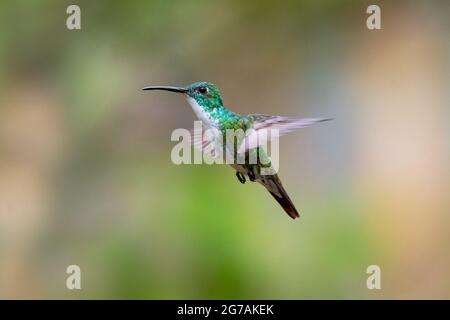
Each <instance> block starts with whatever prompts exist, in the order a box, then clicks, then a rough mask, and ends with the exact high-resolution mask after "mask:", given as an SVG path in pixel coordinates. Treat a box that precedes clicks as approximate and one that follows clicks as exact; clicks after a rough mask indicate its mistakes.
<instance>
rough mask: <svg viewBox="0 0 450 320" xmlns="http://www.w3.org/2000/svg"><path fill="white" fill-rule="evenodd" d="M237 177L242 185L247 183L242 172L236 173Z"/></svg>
mask: <svg viewBox="0 0 450 320" xmlns="http://www.w3.org/2000/svg"><path fill="white" fill-rule="evenodd" d="M236 177H237V178H238V180H239V182H240V183H242V184H244V183H245V181H246V180H245V176H244V175H243V174H242V173H241V172H239V171H236Z"/></svg>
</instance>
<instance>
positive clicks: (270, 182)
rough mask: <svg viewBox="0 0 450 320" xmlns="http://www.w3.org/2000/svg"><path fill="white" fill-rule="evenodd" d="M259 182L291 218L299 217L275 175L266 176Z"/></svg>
mask: <svg viewBox="0 0 450 320" xmlns="http://www.w3.org/2000/svg"><path fill="white" fill-rule="evenodd" d="M261 183H262V185H263V186H264V187H266V189H267V190H268V191H269V192H270V194H271V195H272V196H273V197H274V198H275V200H277V202H278V203H279V204H280V205H281V206H282V207H283V209H284V211H286V213H287V214H288V215H289V216H290V217H291V218H292V219H295V218H299V217H300V215H299V214H298V211H297V209H295V207H294V204H293V203H292V201H291V199H290V198H289V196H288V194H287V193H286V190H284V188H283V185H282V184H281V180H280V178H278V176H277V175H273V176H266V177H265V178H263V180H262V182H261Z"/></svg>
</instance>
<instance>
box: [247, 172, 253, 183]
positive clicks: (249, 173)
mask: <svg viewBox="0 0 450 320" xmlns="http://www.w3.org/2000/svg"><path fill="white" fill-rule="evenodd" d="M247 174H248V178H249V179H250V181H251V182H255V174H254V173H253V171H249V172H247Z"/></svg>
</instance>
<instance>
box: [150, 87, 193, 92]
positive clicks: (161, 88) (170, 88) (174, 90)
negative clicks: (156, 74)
mask: <svg viewBox="0 0 450 320" xmlns="http://www.w3.org/2000/svg"><path fill="white" fill-rule="evenodd" d="M142 90H165V91H172V92H179V93H187V92H188V89H186V88H180V87H169V86H150V87H144V88H142Z"/></svg>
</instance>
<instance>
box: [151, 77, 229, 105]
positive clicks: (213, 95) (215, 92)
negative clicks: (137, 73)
mask: <svg viewBox="0 0 450 320" xmlns="http://www.w3.org/2000/svg"><path fill="white" fill-rule="evenodd" d="M142 90H166V91H172V92H178V93H184V94H185V95H186V96H187V97H188V98H191V99H193V100H195V101H196V102H197V104H198V105H199V106H201V107H202V108H203V109H206V110H212V109H215V108H217V107H221V106H222V96H221V95H220V91H219V89H218V88H217V87H216V86H215V85H214V84H212V83H210V82H195V83H193V84H191V85H189V86H187V87H169V86H150V87H145V88H142Z"/></svg>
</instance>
